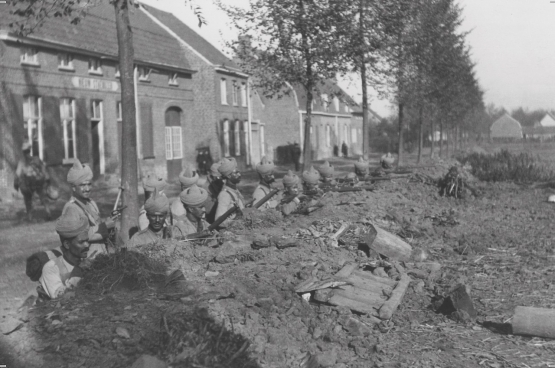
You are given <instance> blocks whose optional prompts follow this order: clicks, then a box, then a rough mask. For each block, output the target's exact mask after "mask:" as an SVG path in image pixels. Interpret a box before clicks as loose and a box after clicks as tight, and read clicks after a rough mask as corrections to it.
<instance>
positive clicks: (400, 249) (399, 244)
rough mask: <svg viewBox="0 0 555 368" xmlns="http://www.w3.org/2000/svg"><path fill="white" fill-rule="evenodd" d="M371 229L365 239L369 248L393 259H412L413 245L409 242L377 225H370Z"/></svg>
mask: <svg viewBox="0 0 555 368" xmlns="http://www.w3.org/2000/svg"><path fill="white" fill-rule="evenodd" d="M369 229H370V232H369V233H368V234H367V235H366V238H365V240H364V242H365V243H366V245H368V247H369V248H371V249H374V250H375V251H376V252H378V253H380V254H382V255H384V256H386V257H387V258H389V259H392V260H399V261H408V260H409V259H410V256H411V254H412V247H411V246H410V245H409V244H408V243H406V242H405V241H403V240H402V239H401V238H399V237H398V236H397V235H394V234H391V233H390V232H388V231H385V230H383V229H381V228H379V227H378V226H376V225H370V226H369Z"/></svg>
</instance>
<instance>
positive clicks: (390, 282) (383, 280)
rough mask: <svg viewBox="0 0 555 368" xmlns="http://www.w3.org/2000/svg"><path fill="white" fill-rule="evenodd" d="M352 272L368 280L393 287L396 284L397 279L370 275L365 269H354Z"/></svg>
mask: <svg viewBox="0 0 555 368" xmlns="http://www.w3.org/2000/svg"><path fill="white" fill-rule="evenodd" d="M352 274H354V275H356V276H360V277H363V278H365V279H367V280H369V281H370V282H375V283H378V284H384V285H387V286H390V287H395V286H396V285H397V281H395V280H392V279H387V278H385V277H380V276H375V275H372V274H371V273H370V272H366V271H354V272H353V273H352Z"/></svg>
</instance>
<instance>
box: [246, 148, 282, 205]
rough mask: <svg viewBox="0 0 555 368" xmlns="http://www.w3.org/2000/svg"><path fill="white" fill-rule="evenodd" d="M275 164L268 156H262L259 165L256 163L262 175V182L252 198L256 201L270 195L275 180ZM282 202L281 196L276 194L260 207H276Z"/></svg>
mask: <svg viewBox="0 0 555 368" xmlns="http://www.w3.org/2000/svg"><path fill="white" fill-rule="evenodd" d="M274 170H275V165H274V163H273V162H272V161H268V160H267V159H266V156H264V157H262V160H261V161H260V163H259V164H258V165H256V172H257V173H258V176H259V177H260V183H259V184H258V186H257V187H256V189H255V190H254V193H253V194H252V198H253V199H254V203H256V202H258V201H260V200H261V199H262V198H264V197H265V196H267V195H268V193H270V192H271V191H272V189H273V188H271V186H272V184H273V183H274V182H275V178H274ZM279 202H280V196H279V195H276V196H274V197H273V198H272V199H270V200H268V201H266V202H265V203H264V204H263V205H262V206H260V207H259V209H260V210H261V211H265V210H267V209H269V208H276V207H277V205H278V204H279Z"/></svg>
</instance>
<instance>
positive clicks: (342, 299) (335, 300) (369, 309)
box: [314, 289, 381, 317]
mask: <svg viewBox="0 0 555 368" xmlns="http://www.w3.org/2000/svg"><path fill="white" fill-rule="evenodd" d="M335 292H336V290H332V289H324V290H318V291H316V292H315V293H314V299H315V300H317V301H319V302H322V303H328V304H331V305H335V306H341V307H347V308H349V309H351V310H354V311H356V312H359V313H364V314H370V315H373V316H376V317H377V316H378V309H379V307H380V306H381V304H376V305H372V304H368V303H365V302H361V301H358V300H353V299H350V298H348V297H346V296H343V295H338V294H336V293H335Z"/></svg>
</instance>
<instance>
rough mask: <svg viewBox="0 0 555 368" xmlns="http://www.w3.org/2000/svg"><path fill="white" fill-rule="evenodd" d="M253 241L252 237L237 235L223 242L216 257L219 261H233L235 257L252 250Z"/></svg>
mask: <svg viewBox="0 0 555 368" xmlns="http://www.w3.org/2000/svg"><path fill="white" fill-rule="evenodd" d="M252 243H253V241H252V239H251V238H249V237H247V236H236V237H235V238H234V239H230V240H227V241H225V242H224V243H223V244H222V246H221V247H220V249H219V250H218V253H217V254H216V257H215V258H214V259H215V261H216V262H218V263H233V262H234V261H235V259H238V258H241V257H243V256H245V255H248V254H249V253H251V252H252V247H251V244H252Z"/></svg>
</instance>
